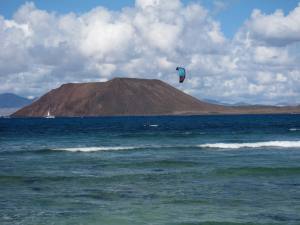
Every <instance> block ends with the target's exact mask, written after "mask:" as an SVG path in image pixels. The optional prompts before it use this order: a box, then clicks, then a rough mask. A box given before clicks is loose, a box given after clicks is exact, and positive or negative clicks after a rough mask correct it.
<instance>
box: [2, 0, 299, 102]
mask: <svg viewBox="0 0 300 225" xmlns="http://www.w3.org/2000/svg"><path fill="white" fill-rule="evenodd" d="M213 14H214V12H210V11H208V10H207V9H205V8H203V7H202V6H201V5H200V4H197V3H191V4H188V5H184V4H183V3H182V2H181V1H180V0H136V3H135V6H134V7H132V8H124V9H123V10H121V11H109V10H108V9H106V8H103V7H97V8H94V9H93V10H91V11H89V12H86V13H84V14H80V15H76V14H74V13H68V14H64V15H60V14H56V13H52V12H47V11H44V10H40V9H38V8H36V6H35V5H34V3H26V4H24V5H23V6H22V7H20V9H19V10H18V11H17V12H16V13H15V14H14V16H13V18H12V19H10V20H7V19H5V18H3V17H1V16H0V43H1V45H0V83H1V85H0V92H15V93H18V94H22V95H25V96H37V95H41V94H43V93H45V92H46V91H48V90H50V89H52V88H56V87H57V86H58V85H60V84H62V83H66V82H90V81H105V80H108V79H111V78H113V77H115V76H126V77H141V78H157V79H162V80H164V81H166V82H168V83H170V84H172V85H174V86H177V87H180V88H182V90H186V91H188V92H189V93H191V94H193V95H196V96H197V97H199V98H215V99H218V100H224V101H227V102H228V101H235V102H237V101H246V102H252V103H274V102H278V101H279V102H283V101H289V102H293V103H295V102H298V103H300V102H299V100H298V99H299V97H300V88H299V87H300V66H299V65H298V62H299V59H300V27H299V24H300V21H299V20H300V5H299V6H298V7H296V8H295V9H294V10H293V11H291V12H290V13H289V14H287V15H284V14H283V13H282V12H281V11H276V12H274V13H273V14H269V15H266V14H263V13H262V12H261V11H259V10H254V11H253V13H252V14H251V16H250V18H249V20H248V21H246V22H245V24H244V25H243V26H242V27H241V28H240V30H239V31H238V32H237V33H236V35H235V37H234V38H233V39H232V40H228V39H226V38H225V36H224V34H223V33H222V31H221V23H220V22H218V21H216V20H215V19H214V18H213ZM178 65H181V66H185V67H186V68H187V71H188V77H187V81H186V82H185V83H184V84H183V85H181V86H179V85H178V79H177V76H176V71H175V68H176V66H178Z"/></svg>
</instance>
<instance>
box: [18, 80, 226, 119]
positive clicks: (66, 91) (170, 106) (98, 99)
mask: <svg viewBox="0 0 300 225" xmlns="http://www.w3.org/2000/svg"><path fill="white" fill-rule="evenodd" d="M223 109H224V107H223V106H219V105H214V104H209V103H205V102H201V101H199V100H198V99H196V98H194V97H192V96H189V95H187V94H185V93H183V92H181V91H179V90H177V89H176V88H174V87H172V86H170V85H168V84H166V83H164V82H162V81H159V80H147V79H133V78H115V79H113V80H110V81H107V82H98V83H81V84H64V85H62V86H61V87H59V88H58V89H54V90H52V91H50V92H49V93H47V94H45V95H44V96H42V97H41V98H40V99H39V100H38V101H36V102H34V103H33V104H32V105H30V106H27V107H25V108H23V109H21V110H19V111H17V112H16V113H15V114H13V115H12V116H29V117H41V116H45V115H46V113H47V111H48V110H50V112H51V114H53V115H55V116H104V115H169V114H194V113H197V112H199V111H201V112H202V113H214V112H218V111H220V110H223Z"/></svg>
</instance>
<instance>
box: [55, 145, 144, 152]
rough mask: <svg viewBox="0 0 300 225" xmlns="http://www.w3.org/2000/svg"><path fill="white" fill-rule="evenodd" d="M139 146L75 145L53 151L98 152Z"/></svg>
mask: <svg viewBox="0 0 300 225" xmlns="http://www.w3.org/2000/svg"><path fill="white" fill-rule="evenodd" d="M140 148H141V147H137V146H136V147H134V146H128V147H126V146H108V147H76V148H55V149H51V150H54V151H68V152H98V151H118V150H132V149H140Z"/></svg>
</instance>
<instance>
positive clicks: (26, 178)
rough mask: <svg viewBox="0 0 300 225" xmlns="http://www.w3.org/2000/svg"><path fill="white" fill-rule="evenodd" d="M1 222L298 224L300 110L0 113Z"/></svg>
mask: <svg viewBox="0 0 300 225" xmlns="http://www.w3.org/2000/svg"><path fill="white" fill-rule="evenodd" d="M0 224H2V225H8V224H11V225H18V224H20V225H21V224H22V225H48V224H53V225H62V224H66V225H67V224H70V225H71V224H72V225H77V224H78V225H79V224H82V225H88V224H103V225H110V224H112V225H115V224H116V225H118V224H120V225H127V224H128V225H129V224H130V225H142V224H149V225H150V224H151V225H152V224H153V225H160V224H166V225H169V224H170V225H171V224H175V225H196V224H210V225H215V224H220V225H221V224H225V225H229V224H262V225H266V224H300V116H299V115H259V116H255V115H244V116H169V117H168V116H166V117H102V118H56V119H43V118H40V119H0Z"/></svg>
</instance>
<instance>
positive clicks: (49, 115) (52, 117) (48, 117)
mask: <svg viewBox="0 0 300 225" xmlns="http://www.w3.org/2000/svg"><path fill="white" fill-rule="evenodd" d="M45 118H46V119H54V118H55V116H53V115H51V114H50V110H48V113H47V115H46V116H45Z"/></svg>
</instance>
